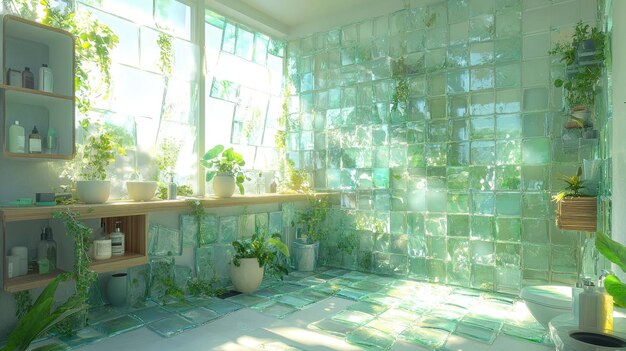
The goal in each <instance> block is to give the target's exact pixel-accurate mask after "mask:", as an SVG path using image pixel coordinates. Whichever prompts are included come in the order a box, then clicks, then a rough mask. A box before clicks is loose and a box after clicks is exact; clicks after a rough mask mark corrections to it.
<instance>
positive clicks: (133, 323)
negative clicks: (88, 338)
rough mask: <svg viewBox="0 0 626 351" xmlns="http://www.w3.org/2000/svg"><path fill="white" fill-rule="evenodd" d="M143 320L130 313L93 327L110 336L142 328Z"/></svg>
mask: <svg viewBox="0 0 626 351" xmlns="http://www.w3.org/2000/svg"><path fill="white" fill-rule="evenodd" d="M142 326H143V322H141V321H140V320H138V319H137V318H135V317H132V316H130V315H124V316H121V317H118V318H115V319H111V320H108V321H106V322H102V323H99V324H96V325H94V326H93V328H94V329H95V330H96V331H98V332H100V333H103V334H106V335H108V336H115V335H119V334H123V333H126V332H129V331H131V330H135V329H137V328H141V327H142Z"/></svg>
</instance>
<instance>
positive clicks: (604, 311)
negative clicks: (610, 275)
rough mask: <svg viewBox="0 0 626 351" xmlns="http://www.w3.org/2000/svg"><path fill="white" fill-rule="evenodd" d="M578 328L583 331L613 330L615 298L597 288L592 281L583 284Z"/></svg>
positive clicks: (587, 280)
mask: <svg viewBox="0 0 626 351" xmlns="http://www.w3.org/2000/svg"><path fill="white" fill-rule="evenodd" d="M579 303H580V307H579V312H578V327H579V328H580V329H581V330H612V329H613V298H612V297H611V296H610V295H608V294H607V293H605V292H604V289H602V288H600V289H598V288H596V286H595V284H594V283H593V281H591V279H585V281H584V282H583V292H581V293H580V295H579Z"/></svg>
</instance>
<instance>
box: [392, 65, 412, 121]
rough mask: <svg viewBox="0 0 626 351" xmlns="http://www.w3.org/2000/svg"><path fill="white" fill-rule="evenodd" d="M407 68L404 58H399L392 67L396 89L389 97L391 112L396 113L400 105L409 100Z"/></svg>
mask: <svg viewBox="0 0 626 351" xmlns="http://www.w3.org/2000/svg"><path fill="white" fill-rule="evenodd" d="M406 75H407V66H406V63H405V62H404V57H401V58H400V59H399V60H398V61H397V62H396V63H395V64H394V66H393V74H392V78H393V79H395V80H396V88H395V89H394V91H393V96H392V97H391V110H392V111H397V110H398V109H399V108H400V104H404V103H406V102H407V101H408V100H409V81H408V80H407V78H406Z"/></svg>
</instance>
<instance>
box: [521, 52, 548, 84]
mask: <svg viewBox="0 0 626 351" xmlns="http://www.w3.org/2000/svg"><path fill="white" fill-rule="evenodd" d="M555 79H556V78H555ZM551 82H552V80H551V79H550V60H549V58H547V57H546V58H539V59H533V60H525V61H524V62H522V84H523V86H524V87H533V86H546V85H548V84H550V83H551Z"/></svg>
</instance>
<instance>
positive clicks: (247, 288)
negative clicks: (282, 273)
mask: <svg viewBox="0 0 626 351" xmlns="http://www.w3.org/2000/svg"><path fill="white" fill-rule="evenodd" d="M264 270H265V269H264V267H259V260H257V259H256V257H254V258H240V259H239V267H237V266H235V264H234V263H231V264H230V280H231V281H232V282H233V287H234V288H235V290H236V291H239V292H241V293H244V294H249V293H251V292H254V291H255V290H256V289H257V288H258V287H259V286H260V285H261V282H262V281H263V273H264Z"/></svg>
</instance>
